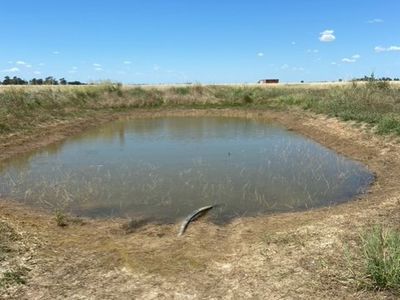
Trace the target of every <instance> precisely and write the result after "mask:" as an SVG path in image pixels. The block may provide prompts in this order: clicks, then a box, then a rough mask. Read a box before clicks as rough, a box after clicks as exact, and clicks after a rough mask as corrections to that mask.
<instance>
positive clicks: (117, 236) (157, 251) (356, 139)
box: [0, 109, 400, 299]
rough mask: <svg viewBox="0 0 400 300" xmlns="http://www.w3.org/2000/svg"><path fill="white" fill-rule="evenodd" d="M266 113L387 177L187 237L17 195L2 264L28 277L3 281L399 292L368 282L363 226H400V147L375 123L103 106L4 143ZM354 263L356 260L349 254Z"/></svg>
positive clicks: (32, 289) (209, 291) (19, 149)
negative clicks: (120, 122) (37, 206)
mask: <svg viewBox="0 0 400 300" xmlns="http://www.w3.org/2000/svg"><path fill="white" fill-rule="evenodd" d="M164 114H173V115H193V116H194V115H199V114H206V115H229V116H245V117H249V118H263V119H268V120H270V121H273V122H277V123H280V124H282V125H284V126H285V127H286V128H288V129H290V130H294V131H296V132H299V133H301V134H303V135H305V136H308V137H310V138H312V139H314V140H316V141H317V142H319V143H321V144H323V145H325V146H327V147H329V148H331V149H333V150H335V151H337V152H339V153H341V154H343V155H345V156H348V157H351V158H353V159H355V160H358V161H360V162H362V163H364V164H366V165H367V166H368V167H369V169H370V170H372V171H373V172H374V173H375V174H376V176H377V180H376V182H375V184H374V185H373V186H372V187H371V189H370V192H369V193H368V194H366V195H364V196H363V197H361V198H360V199H357V200H355V201H352V202H348V203H346V204H342V205H339V206H335V207H329V208H322V209H317V210H313V211H308V212H300V213H287V214H280V215H273V216H271V215H269V216H264V217H257V218H242V219H237V220H235V221H234V222H233V223H231V224H229V225H226V226H224V227H218V226H215V225H213V224H210V223H208V222H207V220H206V219H205V220H201V221H198V222H196V223H194V224H193V225H192V226H191V227H190V229H189V231H188V232H187V234H186V235H185V236H184V237H183V238H178V237H177V236H176V233H177V231H178V227H179V224H172V225H163V226H156V225H148V226H145V227H143V228H141V229H139V230H137V231H135V232H133V233H129V234H128V233H126V231H125V230H124V229H123V227H122V226H121V225H122V224H123V223H124V222H125V221H124V220H103V221H102V220H73V221H70V222H69V225H68V226H66V227H58V226H56V222H55V219H54V215H51V214H48V213H46V212H44V211H39V210H32V209H31V208H29V207H25V206H24V205H22V204H18V203H15V202H13V201H11V199H2V200H1V201H0V221H1V222H3V223H4V224H7V226H9V227H10V228H12V230H13V232H15V236H16V238H15V239H12V240H10V241H9V243H10V248H11V250H12V251H10V252H9V254H7V258H6V259H4V260H3V261H1V260H0V267H2V268H9V269H12V268H14V269H15V268H20V269H21V270H24V273H23V277H24V279H26V283H25V284H12V285H11V284H10V285H9V287H8V288H1V287H0V297H4V298H7V297H8V298H13V299H61V298H68V299H86V298H88V299H133V298H135V299H170V298H176V299H194V298H205V299H218V298H227V299H242V298H246V299H248V298H255V299H258V298H260V299H281V298H296V299H299V298H300V299H323V298H330V299H331V298H338V299H343V298H359V299H388V298H389V299H390V298H393V299H394V298H395V295H393V294H391V293H389V292H377V291H370V290H366V289H359V287H358V281H357V280H356V279H357V278H358V273H359V272H361V266H360V261H359V259H358V258H354V259H349V257H351V256H352V255H356V254H357V251H358V250H357V244H358V239H359V234H360V232H361V231H362V230H363V229H364V228H366V227H368V226H370V225H371V224H376V223H380V224H382V223H384V224H389V225H391V226H398V219H399V217H400V210H399V209H398V204H399V200H400V187H399V186H398V178H399V175H400V146H399V145H398V144H397V143H396V142H395V141H394V140H393V139H390V138H383V137H378V136H376V135H374V134H372V133H371V132H370V131H369V130H364V129H363V128H360V127H357V126H354V125H352V124H349V123H343V122H340V121H337V120H336V119H328V118H324V117H320V116H315V115H312V114H307V113H305V112H303V111H296V110H293V111H290V112H287V111H286V112H272V111H256V110H248V111H246V110H233V109H226V110H175V111H174V110H168V111H161V110H160V111H158V110H151V111H148V110H142V111H135V112H131V113H119V114H117V113H112V114H109V115H106V116H105V115H100V114H99V115H96V116H92V117H91V118H88V119H76V120H74V121H68V122H65V123H60V124H52V126H49V127H46V128H43V129H42V130H39V131H37V132H36V133H32V134H31V135H29V136H28V135H20V136H17V135H15V136H12V137H8V138H2V139H1V140H0V153H1V154H0V160H2V161H4V160H7V159H9V158H10V157H12V156H13V155H18V154H21V153H23V152H27V151H31V150H32V149H36V148H39V147H43V146H45V145H47V144H51V143H55V142H59V141H62V140H64V139H65V138H66V137H68V136H70V135H73V134H76V133H77V132H80V131H82V130H85V129H86V128H88V127H90V126H96V125H98V124H100V123H102V122H107V121H110V120H113V119H116V118H127V117H148V116H154V115H164ZM349 261H351V262H349Z"/></svg>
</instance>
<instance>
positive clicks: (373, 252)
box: [361, 226, 400, 292]
mask: <svg viewBox="0 0 400 300" xmlns="http://www.w3.org/2000/svg"><path fill="white" fill-rule="evenodd" d="M361 241H362V253H363V259H364V264H365V272H366V275H367V278H368V279H370V281H371V283H372V286H373V287H374V288H376V289H391V290H395V291H397V292H400V232H398V231H396V230H393V229H384V228H382V227H380V226H377V227H374V228H373V229H372V230H371V231H368V232H366V233H364V235H363V236H362V239H361Z"/></svg>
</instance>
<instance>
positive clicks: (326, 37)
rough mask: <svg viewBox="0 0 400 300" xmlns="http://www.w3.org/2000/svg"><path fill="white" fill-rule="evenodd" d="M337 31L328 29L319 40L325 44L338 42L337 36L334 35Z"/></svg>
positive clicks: (321, 34)
mask: <svg viewBox="0 0 400 300" xmlns="http://www.w3.org/2000/svg"><path fill="white" fill-rule="evenodd" d="M334 33H335V31H334V30H331V29H328V30H325V31H323V32H321V33H320V37H319V40H320V41H321V42H324V43H329V42H333V41H334V40H336V36H335V35H334Z"/></svg>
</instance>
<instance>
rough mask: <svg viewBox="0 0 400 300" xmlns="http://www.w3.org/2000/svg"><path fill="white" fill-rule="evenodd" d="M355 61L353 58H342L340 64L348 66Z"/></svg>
mask: <svg viewBox="0 0 400 300" xmlns="http://www.w3.org/2000/svg"><path fill="white" fill-rule="evenodd" d="M356 61H357V60H356V59H354V58H343V59H342V62H344V63H348V64H352V63H355V62H356Z"/></svg>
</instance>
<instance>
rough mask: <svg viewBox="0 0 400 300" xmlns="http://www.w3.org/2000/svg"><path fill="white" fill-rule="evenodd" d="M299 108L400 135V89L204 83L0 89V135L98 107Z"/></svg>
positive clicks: (370, 84) (81, 114) (77, 114)
mask: <svg viewBox="0 0 400 300" xmlns="http://www.w3.org/2000/svg"><path fill="white" fill-rule="evenodd" d="M161 107H162V108H199V109H205V108H230V107H231V108H250V109H251V108H257V109H279V110H282V109H283V110H284V109H289V108H291V107H297V108H301V109H304V110H310V111H312V112H315V113H319V114H324V115H328V116H333V117H338V118H340V119H342V120H344V121H348V120H352V121H357V122H362V123H366V124H369V125H370V126H371V127H374V128H375V129H376V132H377V133H378V134H395V135H400V88H399V86H397V85H390V84H385V85H384V86H383V85H381V84H378V83H368V84H365V85H361V84H352V85H350V84H349V85H343V86H334V87H329V86H327V87H314V86H302V87H299V86H278V87H265V86H202V85H188V86H183V87H167V88H150V87H123V86H122V85H120V84H112V83H105V84H101V85H93V86H62V87H2V88H0V135H1V134H7V133H13V132H18V131H24V130H30V129H33V128H34V127H35V126H38V125H40V124H47V123H49V122H50V123H51V122H56V121H59V120H66V119H70V118H72V117H81V116H85V115H88V114H91V113H94V112H98V111H102V110H104V111H109V110H111V111H113V110H115V111H119V110H127V109H136V108H147V109H150V108H161Z"/></svg>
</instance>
